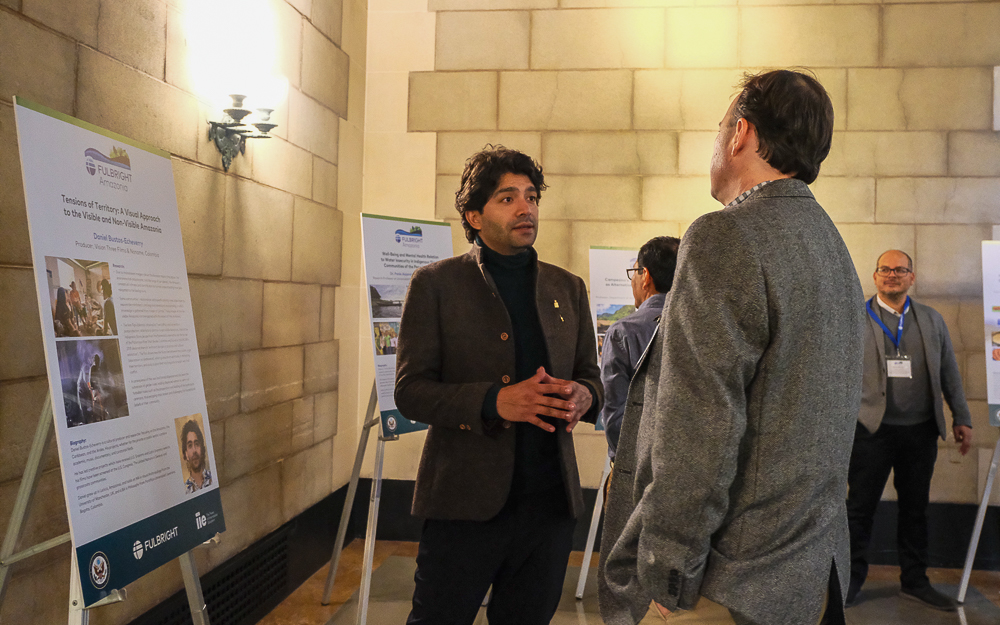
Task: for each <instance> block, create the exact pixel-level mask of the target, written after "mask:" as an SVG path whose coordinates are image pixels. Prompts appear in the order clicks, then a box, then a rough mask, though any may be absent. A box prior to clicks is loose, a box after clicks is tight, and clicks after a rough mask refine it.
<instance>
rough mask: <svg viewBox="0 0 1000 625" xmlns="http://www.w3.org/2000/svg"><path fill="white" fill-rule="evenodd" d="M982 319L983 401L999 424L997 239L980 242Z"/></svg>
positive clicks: (999, 256) (993, 421) (999, 273)
mask: <svg viewBox="0 0 1000 625" xmlns="http://www.w3.org/2000/svg"><path fill="white" fill-rule="evenodd" d="M983 318H984V320H985V324H986V401H987V402H988V403H989V409H990V424H991V425H995V426H997V427H1000V241H983Z"/></svg>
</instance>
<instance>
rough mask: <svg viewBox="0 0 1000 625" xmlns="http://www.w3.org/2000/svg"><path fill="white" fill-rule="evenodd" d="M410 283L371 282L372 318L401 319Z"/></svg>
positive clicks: (369, 291) (369, 290) (369, 287)
mask: <svg viewBox="0 0 1000 625" xmlns="http://www.w3.org/2000/svg"><path fill="white" fill-rule="evenodd" d="M408 287H409V284H369V285H368V294H369V295H370V299H371V303H372V319H399V318H400V317H402V316H403V300H405V299H406V290H407V288H408Z"/></svg>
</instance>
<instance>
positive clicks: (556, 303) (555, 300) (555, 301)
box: [552, 299, 559, 308]
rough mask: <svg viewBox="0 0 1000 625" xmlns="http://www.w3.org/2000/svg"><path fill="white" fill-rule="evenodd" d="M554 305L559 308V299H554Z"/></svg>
mask: <svg viewBox="0 0 1000 625" xmlns="http://www.w3.org/2000/svg"><path fill="white" fill-rule="evenodd" d="M552 307H553V308H559V300H557V299H554V300H552Z"/></svg>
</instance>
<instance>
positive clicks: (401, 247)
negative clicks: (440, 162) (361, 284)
mask: <svg viewBox="0 0 1000 625" xmlns="http://www.w3.org/2000/svg"><path fill="white" fill-rule="evenodd" d="M361 235H362V238H363V247H364V256H365V284H366V285H367V287H368V322H369V323H368V326H369V328H371V337H372V354H373V356H374V358H375V388H376V392H377V394H378V405H379V412H380V413H381V416H382V434H383V436H394V435H399V434H406V433H407V432H416V431H419V430H425V429H427V425H426V424H425V423H418V422H417V421H411V420H410V419H407V418H405V417H404V416H403V415H402V414H400V412H399V410H397V409H396V400H395V399H394V398H393V390H394V389H395V386H396V341H397V339H398V337H399V320H400V318H401V317H402V316H403V301H404V300H405V299H406V289H407V288H408V287H409V286H410V276H412V275H413V272H414V271H416V270H417V269H419V268H420V267H423V266H424V265H428V264H430V263H433V262H436V261H439V260H443V259H445V258H450V257H451V256H452V246H451V226H449V225H448V224H446V223H441V222H437V221H418V220H414V219H401V218H399V217H384V216H381V215H367V214H362V215H361Z"/></svg>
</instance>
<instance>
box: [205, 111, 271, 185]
mask: <svg viewBox="0 0 1000 625" xmlns="http://www.w3.org/2000/svg"><path fill="white" fill-rule="evenodd" d="M229 97H230V98H231V99H232V101H233V103H232V106H231V107H230V108H227V109H223V110H222V112H223V113H225V115H223V117H222V119H221V120H220V121H212V120H209V122H208V124H209V130H208V138H209V139H211V140H212V141H213V142H214V143H215V147H216V148H217V149H218V150H219V153H220V154H222V168H223V169H224V170H226V171H229V166H230V165H231V164H232V162H233V159H234V158H236V156H237V155H239V154H246V140H247V139H270V138H271V136H270V135H269V134H267V133H269V132H270V131H271V130H273V129H274V128H276V127H277V126H278V125H277V124H272V123H269V120H270V119H271V113H273V112H274V109H270V108H260V109H257V115H258V117H260V119H261V121H259V122H256V123H253V124H249V123H246V124H244V123H243V119H244V118H245V117H246V116H247V115H249V114H250V113H251V111H250V109H246V108H243V101H244V100H245V99H246V96H245V95H241V94H230V96H229ZM255 129H256V132H255V131H254V130H255Z"/></svg>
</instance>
